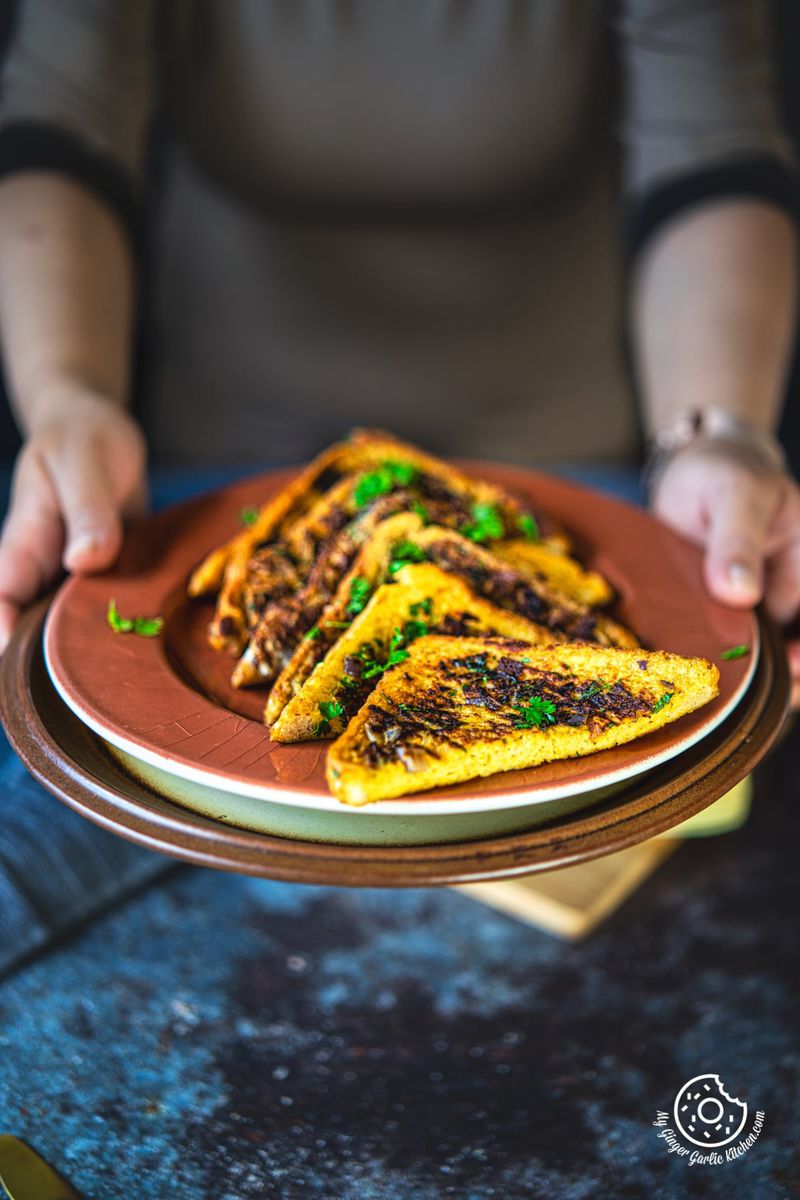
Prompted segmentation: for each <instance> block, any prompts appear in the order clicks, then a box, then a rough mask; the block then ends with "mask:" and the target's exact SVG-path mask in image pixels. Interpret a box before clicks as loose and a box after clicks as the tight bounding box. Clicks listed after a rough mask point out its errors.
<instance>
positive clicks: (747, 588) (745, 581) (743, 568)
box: [726, 562, 758, 592]
mask: <svg viewBox="0 0 800 1200" xmlns="http://www.w3.org/2000/svg"><path fill="white" fill-rule="evenodd" d="M726 574H727V576H728V583H729V584H730V585H731V587H732V588H735V589H736V591H737V592H755V591H757V590H758V580H757V579H756V574H755V571H754V570H753V568H752V567H748V566H747V564H746V563H741V562H734V563H730V565H729V566H728V569H727V572H726Z"/></svg>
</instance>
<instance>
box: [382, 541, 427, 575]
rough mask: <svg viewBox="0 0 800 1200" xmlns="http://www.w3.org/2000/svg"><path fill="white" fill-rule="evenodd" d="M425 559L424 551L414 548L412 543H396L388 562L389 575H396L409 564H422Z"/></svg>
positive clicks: (417, 547) (418, 547)
mask: <svg viewBox="0 0 800 1200" xmlns="http://www.w3.org/2000/svg"><path fill="white" fill-rule="evenodd" d="M425 558H426V554H425V551H424V550H423V549H422V548H421V547H420V546H416V545H415V544H414V543H413V542H409V541H402V542H398V543H397V544H396V545H395V547H394V549H393V550H392V557H391V559H390V561H389V575H396V574H397V572H398V571H401V570H402V569H403V567H407V566H408V565H409V564H410V563H420V562H424V561H425Z"/></svg>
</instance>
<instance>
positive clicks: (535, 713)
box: [515, 696, 556, 729]
mask: <svg viewBox="0 0 800 1200" xmlns="http://www.w3.org/2000/svg"><path fill="white" fill-rule="evenodd" d="M515 707H516V710H517V712H518V713H519V720H517V721H515V725H516V728H517V729H544V727H545V725H553V724H555V719H556V718H555V711H556V706H555V704H553V701H552V700H545V699H543V698H542V697H541V696H531V698H530V700H526V702H525V703H524V704H517V705H515Z"/></svg>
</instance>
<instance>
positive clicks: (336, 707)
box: [319, 700, 344, 721]
mask: <svg viewBox="0 0 800 1200" xmlns="http://www.w3.org/2000/svg"><path fill="white" fill-rule="evenodd" d="M319 711H320V712H321V713H322V715H323V717H324V718H325V720H326V721H335V720H336V718H337V717H341V716H343V715H344V709H343V708H342V706H341V704H340V703H339V701H338V700H320V702H319Z"/></svg>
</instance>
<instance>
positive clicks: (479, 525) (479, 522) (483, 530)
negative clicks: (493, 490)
mask: <svg viewBox="0 0 800 1200" xmlns="http://www.w3.org/2000/svg"><path fill="white" fill-rule="evenodd" d="M472 518H473V519H472V523H471V524H469V525H463V526H462V527H461V529H460V531H459V532H460V533H462V534H463V535H464V537H468V538H470V539H471V540H472V541H473V542H490V541H497V540H498V538H502V537H505V532H506V530H505V525H504V524H503V517H502V514H501V512H500V509H499V508H498V507H497V505H496V504H484V503H477V504H473V506H472Z"/></svg>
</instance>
